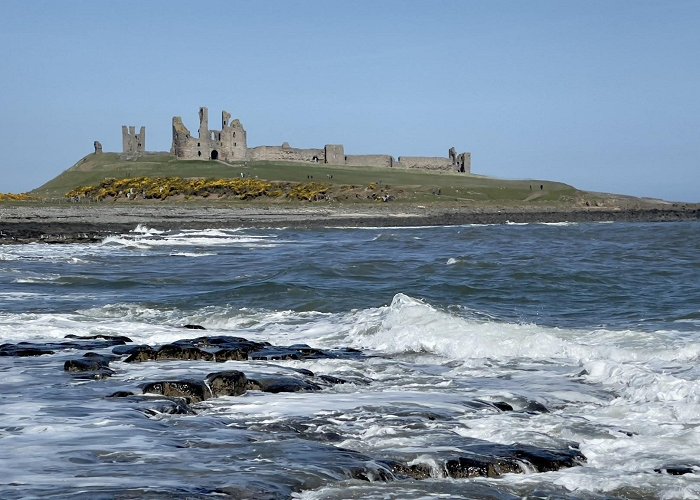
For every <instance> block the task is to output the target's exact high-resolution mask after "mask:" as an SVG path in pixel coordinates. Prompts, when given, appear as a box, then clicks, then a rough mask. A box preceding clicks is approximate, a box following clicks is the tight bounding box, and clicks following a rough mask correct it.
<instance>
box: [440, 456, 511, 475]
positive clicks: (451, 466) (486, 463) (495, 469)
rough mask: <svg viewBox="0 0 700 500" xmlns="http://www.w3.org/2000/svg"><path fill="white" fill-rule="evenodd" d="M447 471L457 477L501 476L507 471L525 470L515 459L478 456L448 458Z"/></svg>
mask: <svg viewBox="0 0 700 500" xmlns="http://www.w3.org/2000/svg"><path fill="white" fill-rule="evenodd" d="M445 471H446V472H447V475H448V476H450V477H452V478H455V479H462V478H467V477H500V476H501V475H503V474H507V473H513V472H523V470H522V469H521V468H520V465H519V464H518V462H517V461H516V460H515V459H508V458H495V457H477V456H473V457H459V458H456V459H452V460H448V461H447V462H445Z"/></svg>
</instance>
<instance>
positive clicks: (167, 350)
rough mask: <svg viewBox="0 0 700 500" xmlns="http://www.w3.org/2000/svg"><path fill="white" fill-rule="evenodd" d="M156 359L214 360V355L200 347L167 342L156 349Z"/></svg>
mask: <svg viewBox="0 0 700 500" xmlns="http://www.w3.org/2000/svg"><path fill="white" fill-rule="evenodd" d="M155 359H156V360H158V361H162V360H188V361H213V360H214V355H213V354H212V353H210V352H207V351H203V350H202V349H199V348H198V347H187V346H181V345H177V344H166V345H164V346H162V347H161V348H160V349H158V351H156V358H155Z"/></svg>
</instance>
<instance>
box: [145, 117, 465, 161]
mask: <svg viewBox="0 0 700 500" xmlns="http://www.w3.org/2000/svg"><path fill="white" fill-rule="evenodd" d="M142 130H143V129H142ZM198 135H199V136H198V137H193V136H192V134H191V133H190V131H189V129H188V128H187V127H186V126H185V125H184V123H183V121H182V118H181V117H179V116H175V117H173V143H172V148H171V153H173V154H174V155H175V157H177V158H179V159H183V160H221V161H225V162H235V161H287V162H299V163H324V164H328V165H347V166H358V167H360V166H361V167H389V168H409V169H422V170H444V171H454V172H464V173H471V153H459V154H457V152H456V151H455V148H450V150H449V153H448V156H446V157H433V156H399V158H398V159H394V157H393V156H391V155H346V154H345V148H344V147H343V145H342V144H326V145H325V146H324V147H323V148H307V149H300V148H293V147H291V146H290V145H289V144H288V143H286V142H285V143H283V144H282V145H281V146H257V147H253V148H249V147H248V145H247V140H246V131H245V129H244V128H243V125H242V124H241V122H240V121H239V120H237V119H235V120H231V114H230V113H228V112H226V111H223V112H222V113H221V130H209V110H208V109H207V108H205V107H202V108H199V134H198Z"/></svg>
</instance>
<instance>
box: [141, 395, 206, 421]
mask: <svg viewBox="0 0 700 500" xmlns="http://www.w3.org/2000/svg"><path fill="white" fill-rule="evenodd" d="M143 413H144V414H145V415H146V416H148V417H157V416H160V415H196V414H197V413H196V412H195V411H194V410H192V408H190V407H189V406H188V404H187V403H184V402H182V401H177V400H173V399H169V400H163V401H157V402H156V404H153V405H152V406H151V407H150V408H146V409H144V410H143Z"/></svg>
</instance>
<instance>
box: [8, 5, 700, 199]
mask: <svg viewBox="0 0 700 500" xmlns="http://www.w3.org/2000/svg"><path fill="white" fill-rule="evenodd" d="M0 43H2V46H3V47H4V50H3V54H2V57H0V78H1V80H0V81H1V82H2V85H1V86H0V151H2V154H1V155H0V192H15V193H18V192H24V191H28V190H31V189H33V188H36V187H38V186H39V185H41V184H43V183H44V182H46V181H48V180H50V179H51V178H53V177H55V176H56V175H58V174H59V173H61V172H62V171H63V170H65V169H67V168H69V167H71V166H72V165H73V164H74V163H76V162H77V161H78V160H80V159H81V158H82V157H83V156H85V155H87V154H89V153H91V152H92V151H93V141H94V140H99V141H101V142H102V145H103V147H104V150H105V151H121V146H122V145H121V126H122V125H134V126H136V127H137V129H138V127H140V126H145V127H146V135H147V137H146V146H147V149H148V150H151V151H167V150H169V149H170V145H171V140H172V132H171V120H172V117H173V116H175V115H178V116H182V118H183V121H184V123H185V125H187V126H188V128H189V129H190V130H191V131H193V132H195V134H196V130H197V128H198V125H199V123H198V116H197V113H198V109H199V107H200V106H207V107H208V108H209V116H210V128H212V129H214V128H219V125H220V118H219V117H220V116H221V111H222V110H227V111H229V112H230V113H231V114H232V115H233V117H235V118H239V119H240V120H241V122H242V123H243V126H244V127H245V128H246V130H247V132H248V145H249V146H258V145H280V144H282V143H283V142H285V141H286V142H289V143H290V144H291V145H292V146H293V147H322V146H323V145H324V144H344V145H345V151H346V154H391V155H393V156H395V157H397V156H401V155H407V156H408V155H417V156H447V150H448V149H449V148H450V147H451V146H455V148H456V149H457V151H470V152H471V153H472V171H473V172H474V173H477V174H482V175H489V176H494V177H499V178H507V179H523V178H528V179H529V178H534V179H548V180H556V181H562V182H566V183H568V184H572V185H574V186H576V187H578V188H580V189H586V190H592V191H602V192H613V193H622V194H630V195H636V196H647V197H654V198H662V199H666V200H672V201H688V202H700V0H658V1H648V0H635V1H629V0H614V1H610V0H600V1H598V0H587V1H566V0H528V1H522V0H488V1H487V0H483V1H470V0H444V1H443V0H432V1H427V0H425V1H416V0H395V1H394V0H384V1H376V0H353V1H351V2H350V1H321V0H304V1H302V0H278V1H272V0H270V1H252V0H251V1H245V2H243V1H225V0H208V1H207V2H196V1H194V0H191V1H189V2H184V1H179V0H149V1H133V0H120V1H119V2H108V1H99V0H85V1H82V0H63V1H60V2H59V1H55V0H45V1H34V0H0Z"/></svg>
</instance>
